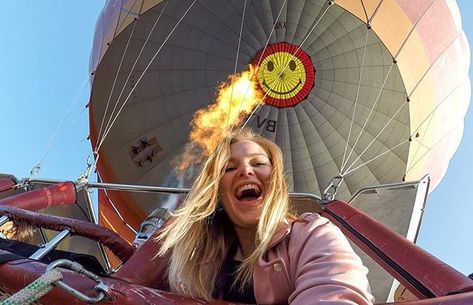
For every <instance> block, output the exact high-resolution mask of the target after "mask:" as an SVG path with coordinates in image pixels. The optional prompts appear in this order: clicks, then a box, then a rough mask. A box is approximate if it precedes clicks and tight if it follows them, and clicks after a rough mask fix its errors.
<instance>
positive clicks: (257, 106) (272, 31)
mask: <svg viewBox="0 0 473 305" xmlns="http://www.w3.org/2000/svg"><path fill="white" fill-rule="evenodd" d="M286 3H287V0H284V2H283V3H282V5H281V8H280V9H279V12H278V15H277V17H276V21H274V23H273V26H272V27H271V32H269V35H268V39H266V43H265V44H264V48H263V51H261V54H264V52H265V51H266V49H267V48H268V45H269V41H270V40H271V36H272V35H273V33H274V29H275V27H276V24H277V23H278V21H279V18H280V17H281V13H282V10H283V8H284V6H285V5H286ZM262 59H263V56H260V57H259V58H258V63H257V64H256V67H259V65H260V63H261V60H262ZM256 72H257V70H256V69H254V70H253V72H252V74H251V79H253V77H254V76H255V73H256ZM248 90H249V86H248V87H247V88H246V90H245V95H244V96H243V99H242V101H241V102H240V105H239V107H238V113H240V111H241V106H242V105H243V103H244V102H245V99H246V94H247V93H248ZM262 101H263V99H262V100H261V101H260V102H259V103H258V104H257V105H256V107H255V109H253V111H252V112H251V114H250V115H249V116H248V118H247V119H246V120H245V122H244V123H243V125H242V126H241V128H240V130H241V129H243V128H245V127H246V124H247V123H248V121H249V119H250V118H251V117H252V116H253V114H255V112H256V111H257V110H258V109H259V108H260V107H261V103H262ZM233 124H234V123H233ZM233 127H234V126H232V127H231V129H233Z"/></svg>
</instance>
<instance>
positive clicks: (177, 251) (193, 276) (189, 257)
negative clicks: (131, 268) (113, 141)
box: [157, 129, 294, 300]
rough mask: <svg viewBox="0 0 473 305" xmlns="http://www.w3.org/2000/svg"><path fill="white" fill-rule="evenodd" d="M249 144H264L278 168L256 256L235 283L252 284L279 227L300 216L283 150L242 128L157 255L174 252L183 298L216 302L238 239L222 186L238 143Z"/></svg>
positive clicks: (203, 176) (208, 167) (207, 168)
mask: <svg viewBox="0 0 473 305" xmlns="http://www.w3.org/2000/svg"><path fill="white" fill-rule="evenodd" d="M243 140H249V141H253V142H255V143H257V144H258V145H260V146H261V147H262V148H263V149H264V150H265V152H266V153H267V154H268V157H269V160H270V162H271V165H272V172H271V181H270V186H269V192H268V194H267V196H265V198H264V202H263V208H262V211H261V217H260V220H259V222H258V226H257V231H256V237H255V245H254V251H253V252H252V253H251V254H250V255H249V257H247V258H246V259H245V260H244V261H243V262H242V264H241V265H240V267H239V269H238V271H237V274H236V278H235V281H234V283H233V284H234V285H235V284H237V283H238V284H239V285H240V288H243V287H244V286H245V285H246V284H248V283H251V282H252V271H253V266H254V265H255V264H256V263H257V260H258V258H259V257H261V256H263V254H264V253H265V252H266V251H267V249H268V247H269V244H270V242H271V239H272V237H273V235H274V233H275V232H276V230H277V228H278V226H280V225H281V224H282V223H283V222H284V221H287V220H288V219H292V218H293V217H294V216H293V214H292V213H291V211H290V207H289V195H288V190H287V184H286V180H285V177H284V172H283V159H282V153H281V150H280V149H279V147H278V146H277V145H276V144H274V143H273V142H271V141H270V140H268V139H266V138H264V137H262V136H259V135H256V134H254V133H253V132H252V131H251V130H249V129H242V130H239V131H236V132H232V133H231V134H229V135H228V136H227V137H226V138H225V139H224V140H223V141H222V142H221V143H220V144H219V145H218V147H217V148H216V150H215V151H214V152H213V153H212V154H211V155H210V156H209V157H208V159H207V160H206V161H205V162H204V163H203V165H202V167H201V172H200V174H199V175H198V177H197V179H196V180H195V181H194V184H193V186H192V188H191V191H190V193H189V194H188V195H187V198H186V200H185V201H184V203H183V205H182V207H181V208H179V209H178V210H177V211H176V212H174V213H173V217H172V220H171V222H170V224H169V225H168V226H167V227H166V228H165V229H163V231H162V233H161V234H160V235H159V237H158V240H161V241H162V246H161V249H160V251H159V253H158V255H157V256H163V255H165V254H166V253H170V263H169V269H168V280H169V285H170V288H171V290H172V291H174V292H177V293H179V294H181V295H186V296H192V297H197V298H201V299H204V300H210V299H211V298H212V293H213V291H214V288H215V281H216V278H217V275H218V273H219V271H220V268H221V267H222V264H223V261H224V259H225V257H226V255H227V253H228V250H229V247H230V246H231V245H232V243H233V242H235V240H236V234H235V232H234V229H233V226H232V224H231V221H230V219H229V218H228V217H227V215H226V214H225V212H223V211H221V212H219V211H218V210H220V208H219V209H217V207H218V206H219V205H221V204H220V203H219V183H220V180H221V178H222V176H223V174H224V172H225V167H226V165H227V162H228V160H229V158H230V146H231V145H232V144H233V143H236V142H239V141H243Z"/></svg>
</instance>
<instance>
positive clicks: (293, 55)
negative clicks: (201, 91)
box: [242, 1, 333, 128]
mask: <svg viewBox="0 0 473 305" xmlns="http://www.w3.org/2000/svg"><path fill="white" fill-rule="evenodd" d="M327 3H328V5H327V8H326V9H325V10H324V12H323V13H322V15H320V17H319V19H317V21H316V22H315V23H314V25H312V27H311V29H310V30H309V32H308V33H307V34H306V36H305V37H304V39H303V40H302V42H301V44H300V45H299V46H298V47H297V49H296V50H295V51H294V53H292V54H291V56H292V58H291V59H292V60H294V59H297V58H296V54H297V52H299V51H300V50H301V48H302V46H303V45H304V43H305V42H306V41H307V39H308V38H309V36H310V35H311V34H312V32H313V31H314V30H315V28H316V27H317V25H318V24H319V22H320V20H322V18H323V17H324V16H325V14H326V13H327V11H328V9H329V8H330V6H332V4H333V2H332V1H327ZM289 62H290V61H287V63H286V65H285V67H284V69H282V70H281V72H279V74H278V75H277V76H276V78H275V79H274V80H273V81H271V82H270V83H269V84H267V85H268V87H271V85H273V84H274V82H276V81H277V80H279V78H280V76H281V75H282V74H283V73H284V72H285V71H286V70H287V68H289ZM270 89H273V88H270ZM268 91H269V90H268ZM268 91H267V92H265V94H264V95H263V97H262V98H261V100H260V101H259V103H258V106H259V105H261V104H262V103H263V101H264V99H265V98H266V96H268ZM258 106H257V107H256V108H255V110H256V109H257V108H258ZM255 110H254V111H253V112H252V113H251V115H250V116H248V118H247V119H246V120H245V122H244V124H243V126H242V128H243V127H245V126H246V125H247V124H248V121H249V120H250V119H251V117H252V115H253V114H254V112H255Z"/></svg>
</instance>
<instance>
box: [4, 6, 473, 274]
mask: <svg viewBox="0 0 473 305" xmlns="http://www.w3.org/2000/svg"><path fill="white" fill-rule="evenodd" d="M104 4H105V1H104V0H102V1H99V0H82V1H62V0H47V1H9V2H5V3H4V4H3V7H4V8H5V10H4V11H5V14H4V16H3V18H1V19H0V39H1V41H2V43H1V44H0V71H1V73H0V130H1V131H2V136H1V139H2V145H1V149H0V173H9V174H13V175H15V176H16V177H18V178H23V177H28V176H29V172H30V170H31V169H32V167H33V166H35V165H36V164H37V163H38V162H39V161H40V160H42V159H43V156H46V157H45V158H44V160H43V162H42V169H41V171H40V173H39V174H38V176H37V177H41V178H55V179H72V180H75V179H76V178H77V177H78V176H79V175H80V174H82V173H83V172H84V171H85V168H86V159H87V156H88V154H89V152H90V143H89V141H88V140H87V136H88V123H87V121H88V113H87V110H86V109H84V108H85V105H86V104H87V102H88V97H89V92H90V88H89V85H88V83H86V85H85V87H84V88H83V89H82V90H80V88H81V86H82V84H83V83H84V81H87V79H88V65H89V55H90V51H91V48H92V39H93V33H94V30H95V22H96V20H97V17H98V15H99V13H100V10H101V9H102V7H103V5H104ZM458 4H459V6H460V10H461V13H462V17H463V29H464V31H465V32H466V35H467V37H468V38H469V40H470V43H471V41H473V38H472V37H473V18H472V17H473V2H472V1H471V0H462V1H458ZM470 71H471V68H470ZM470 78H472V76H471V73H470ZM78 94H79V95H78ZM75 96H78V98H77V99H75V98H74V97H75ZM61 122H62V123H61ZM58 125H60V128H59V129H57V127H58ZM53 134H55V137H54V139H55V140H54V141H53V144H54V145H49V144H48V143H50V139H51V136H52V135H53ZM48 147H51V148H50V149H48ZM46 152H47V154H45V153H46ZM472 156H473V110H472V107H471V105H470V108H469V110H468V113H467V116H466V118H465V133H464V136H463V139H462V142H461V145H460V147H459V149H458V151H457V152H456V154H455V155H454V157H453V158H452V160H451V163H450V167H449V169H448V172H447V174H446V176H445V178H444V179H443V181H442V182H441V184H440V185H439V186H438V187H437V189H436V190H434V191H433V192H432V193H431V194H430V196H429V198H428V204H427V208H426V211H425V214H424V220H423V224H422V227H421V230H420V235H419V239H418V244H420V245H421V246H422V247H423V248H424V249H426V250H427V251H429V252H431V253H432V254H434V255H435V256H437V257H439V258H440V259H442V260H444V261H445V262H447V263H448V264H450V265H452V266H453V267H455V268H457V269H458V270H459V271H461V272H463V273H465V274H469V273H473V260H472V259H471V253H473V242H472V240H471V235H472V234H473V226H472V225H471V223H472V219H473V203H472V199H471V198H473V188H472V187H471V184H472V183H471V178H470V173H472V172H473V162H472V161H473V158H472Z"/></svg>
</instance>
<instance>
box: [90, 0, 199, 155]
mask: <svg viewBox="0 0 473 305" xmlns="http://www.w3.org/2000/svg"><path fill="white" fill-rule="evenodd" d="M196 2H197V0H194V1H193V2H192V4H191V5H190V6H189V8H188V9H187V10H186V11H185V13H184V14H183V15H182V17H181V18H180V19H179V21H178V22H177V23H176V25H175V26H174V28H173V29H172V30H171V32H170V33H169V35H168V36H167V37H166V39H165V40H164V41H163V43H162V44H161V46H160V47H159V49H158V50H157V51H156V53H155V54H154V55H153V57H152V58H151V60H150V61H149V63H148V65H147V66H146V67H145V69H144V70H143V72H142V73H141V75H140V77H139V78H138V80H137V81H136V83H135V86H134V87H133V88H132V89H131V90H130V92H129V93H128V95H127V97H126V98H125V101H124V102H123V104H122V105H121V107H120V109H119V110H118V112H117V114H116V116H115V118H114V119H113V121H112V122H111V124H110V127H109V128H108V129H107V131H106V132H105V134H104V137H103V139H102V141H101V142H100V145H99V147H100V146H101V145H102V144H103V142H104V140H105V138H106V136H107V135H108V133H109V132H110V130H111V129H112V126H113V124H114V123H115V121H116V120H117V118H118V116H119V115H120V113H121V111H122V110H123V108H124V107H125V105H126V103H127V102H128V100H129V98H130V96H131V95H132V93H133V92H134V91H135V88H136V87H137V86H138V84H139V83H140V81H141V79H143V76H144V75H145V73H146V72H148V69H149V67H150V66H151V64H152V63H153V61H154V60H155V59H156V57H157V56H158V54H159V53H160V52H161V50H162V49H163V47H164V45H165V44H166V42H167V41H168V40H169V38H170V37H171V35H172V34H173V33H174V31H175V30H176V29H177V27H178V26H179V24H180V23H181V22H182V20H183V19H184V17H185V16H186V15H187V13H189V11H190V10H191V8H192V7H193V6H194V4H195V3H196Z"/></svg>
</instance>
